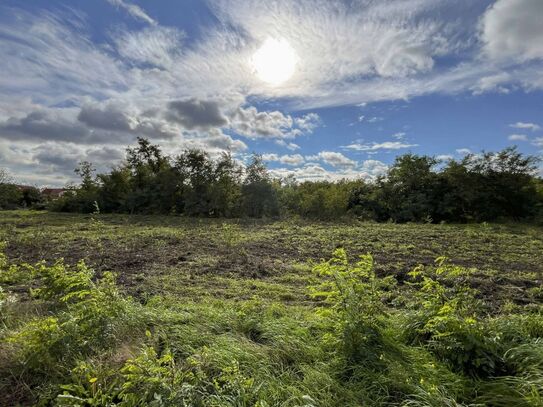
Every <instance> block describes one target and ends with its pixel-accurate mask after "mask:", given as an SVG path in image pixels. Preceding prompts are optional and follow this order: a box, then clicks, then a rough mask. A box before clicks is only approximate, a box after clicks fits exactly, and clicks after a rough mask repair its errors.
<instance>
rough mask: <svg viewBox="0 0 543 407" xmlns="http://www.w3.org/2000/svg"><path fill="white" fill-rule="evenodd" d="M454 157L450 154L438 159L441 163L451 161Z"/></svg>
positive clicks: (442, 155)
mask: <svg viewBox="0 0 543 407" xmlns="http://www.w3.org/2000/svg"><path fill="white" fill-rule="evenodd" d="M453 158H454V157H453V156H452V155H450V154H440V155H438V156H437V157H436V159H438V160H439V161H449V160H452V159H453Z"/></svg>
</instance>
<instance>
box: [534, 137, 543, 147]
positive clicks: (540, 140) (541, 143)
mask: <svg viewBox="0 0 543 407" xmlns="http://www.w3.org/2000/svg"><path fill="white" fill-rule="evenodd" d="M532 144H533V145H534V146H536V147H543V137H536V138H535V139H534V140H533V141H532Z"/></svg>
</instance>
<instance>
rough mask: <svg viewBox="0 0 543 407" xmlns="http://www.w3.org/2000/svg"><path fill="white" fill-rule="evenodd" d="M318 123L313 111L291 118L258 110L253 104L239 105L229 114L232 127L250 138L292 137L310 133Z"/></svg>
mask: <svg viewBox="0 0 543 407" xmlns="http://www.w3.org/2000/svg"><path fill="white" fill-rule="evenodd" d="M319 123H320V119H319V116H318V115H317V114H315V113H309V114H307V115H305V116H302V117H297V118H293V117H292V116H290V115H285V114H283V113H281V112H279V111H272V112H259V111H258V110H257V109H256V108H255V107H254V106H249V107H247V108H244V107H239V108H238V109H237V110H236V111H235V112H234V114H233V115H232V116H231V127H232V129H233V130H234V131H236V132H237V133H239V134H240V135H242V136H245V137H248V138H251V139H259V138H268V139H293V138H295V137H298V136H301V135H303V134H308V133H311V132H312V131H313V130H314V129H315V128H316V127H317V126H318V125H319Z"/></svg>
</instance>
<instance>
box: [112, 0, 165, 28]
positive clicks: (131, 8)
mask: <svg viewBox="0 0 543 407" xmlns="http://www.w3.org/2000/svg"><path fill="white" fill-rule="evenodd" d="M107 1H108V3H110V4H112V5H114V6H116V7H118V8H122V9H124V10H125V11H126V12H127V13H128V14H130V15H131V16H132V17H134V18H136V19H138V20H142V21H145V22H146V23H149V24H153V25H155V24H156V21H155V20H153V19H152V18H151V17H149V15H148V14H147V13H146V12H145V11H143V9H142V8H141V7H139V6H137V5H135V4H131V3H129V2H127V1H124V0H107Z"/></svg>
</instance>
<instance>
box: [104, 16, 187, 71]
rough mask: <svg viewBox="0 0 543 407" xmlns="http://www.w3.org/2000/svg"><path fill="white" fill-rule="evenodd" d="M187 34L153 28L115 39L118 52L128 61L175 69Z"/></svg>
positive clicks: (157, 27)
mask: <svg viewBox="0 0 543 407" xmlns="http://www.w3.org/2000/svg"><path fill="white" fill-rule="evenodd" d="M184 37H185V34H184V33H183V32H181V31H179V30H177V29H175V28H170V27H160V26H153V27H147V28H145V29H143V30H141V31H135V32H132V31H124V32H120V33H117V34H116V35H115V36H114V37H113V41H114V42H115V45H116V49H117V52H118V53H119V55H120V56H121V57H123V58H125V59H126V60H127V61H132V62H135V63H141V64H150V65H152V66H156V67H161V68H167V69H175V67H174V62H175V61H176V59H177V58H179V57H180V55H181V46H182V41H183V38H184Z"/></svg>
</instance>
